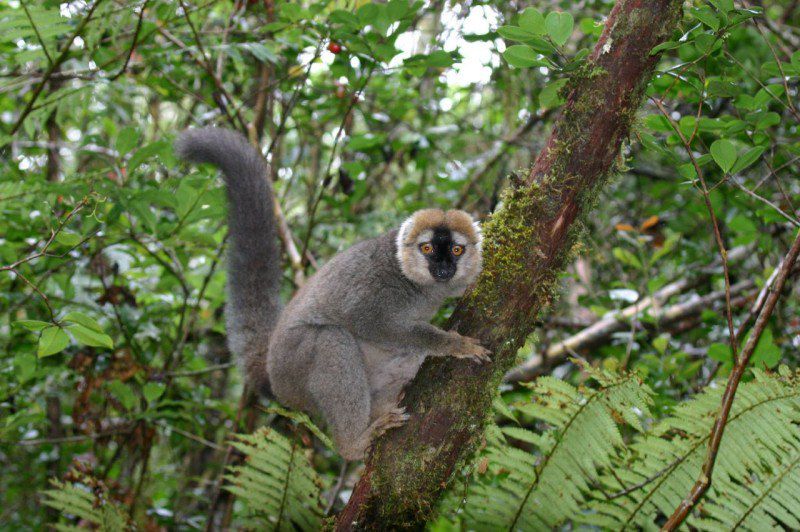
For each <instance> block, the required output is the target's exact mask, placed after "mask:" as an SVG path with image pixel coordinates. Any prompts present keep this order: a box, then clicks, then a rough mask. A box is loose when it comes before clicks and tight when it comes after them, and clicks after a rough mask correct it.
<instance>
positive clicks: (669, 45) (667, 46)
mask: <svg viewBox="0 0 800 532" xmlns="http://www.w3.org/2000/svg"><path fill="white" fill-rule="evenodd" d="M680 45H681V43H680V42H678V41H666V42H662V43H661V44H659V45H658V46H655V47H653V49H652V50H650V55H656V54H657V53H659V52H661V51H663V50H672V49H674V48H678V47H679V46H680Z"/></svg>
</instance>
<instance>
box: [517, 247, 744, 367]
mask: <svg viewBox="0 0 800 532" xmlns="http://www.w3.org/2000/svg"><path fill="white" fill-rule="evenodd" d="M750 251H751V249H750V248H749V247H747V246H739V247H737V248H734V249H732V250H731V251H730V253H728V260H733V261H738V260H742V259H743V258H745V257H746V256H747V255H748V254H749V253H750ZM719 266H720V264H719V263H716V264H714V265H712V266H711V267H709V268H707V269H705V270H704V271H703V272H701V274H700V275H697V276H693V277H692V276H687V277H684V278H682V279H678V280H677V281H674V282H672V283H669V284H668V285H666V286H664V287H663V288H661V289H660V290H658V291H657V292H655V293H654V294H653V295H651V296H648V297H645V298H642V299H641V300H640V301H637V302H636V303H634V304H633V305H630V306H628V307H625V308H624V309H622V310H620V311H619V312H609V313H608V314H606V315H605V316H604V317H603V318H602V319H601V320H599V321H596V322H595V323H593V324H591V325H589V326H588V327H586V328H584V329H583V330H581V331H580V332H578V333H576V334H574V335H572V336H570V337H569V338H566V339H565V340H562V341H561V342H558V343H557V344H553V345H551V346H550V347H548V348H547V349H546V350H545V351H544V352H543V353H542V354H540V355H534V356H533V357H531V358H530V359H529V360H526V361H525V362H523V363H522V364H520V365H519V366H517V367H516V368H514V369H512V370H511V371H509V372H508V373H506V376H505V377H504V378H503V380H504V381H505V382H525V381H529V380H531V379H533V378H535V377H538V376H539V375H541V374H542V371H543V370H544V369H545V365H546V366H547V367H551V366H552V365H553V363H558V362H561V361H563V360H565V359H566V358H567V357H569V356H571V355H572V353H574V352H576V351H581V350H583V349H587V348H589V347H592V346H595V345H597V344H599V343H602V342H603V341H605V340H607V339H608V338H609V337H610V336H611V335H612V334H614V333H615V332H619V331H621V330H624V329H625V328H626V326H627V325H628V321H629V320H631V319H635V318H636V317H637V316H640V315H641V314H643V313H644V312H645V311H647V310H648V309H650V308H654V309H658V308H659V307H661V306H662V305H663V304H664V303H666V302H667V301H668V300H669V299H670V298H671V297H673V296H676V295H678V294H682V293H684V292H685V291H686V290H689V289H690V288H694V287H696V286H698V285H700V284H702V283H704V282H705V281H707V280H708V279H709V278H710V277H711V275H712V274H713V272H714V271H715V270H716V269H718V268H719ZM752 286H753V283H752V282H749V281H748V282H747V283H745V284H743V283H739V285H736V287H737V288H736V290H733V288H732V289H731V291H732V292H736V293H740V292H742V291H744V290H749V289H750V288H751V287H752ZM718 293H719V292H712V293H711V294H707V295H706V296H703V297H700V298H694V299H691V300H689V301H687V302H684V303H678V304H676V305H672V306H670V307H667V308H665V309H661V310H655V311H654V312H653V315H654V316H655V318H656V319H657V320H658V323H659V325H665V324H668V323H672V322H675V321H676V320H679V319H682V318H683V317H686V316H689V315H691V314H692V313H694V312H695V309H696V306H697V305H698V304H702V302H703V301H705V302H706V303H711V302H713V301H716V300H717V297H716V296H717V295H718ZM721 293H722V296H723V297H725V292H724V291H723V292H721Z"/></svg>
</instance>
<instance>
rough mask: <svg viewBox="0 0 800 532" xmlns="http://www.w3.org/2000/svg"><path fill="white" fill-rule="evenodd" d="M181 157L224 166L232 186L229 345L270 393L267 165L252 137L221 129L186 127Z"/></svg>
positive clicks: (273, 242) (276, 265)
mask: <svg viewBox="0 0 800 532" xmlns="http://www.w3.org/2000/svg"><path fill="white" fill-rule="evenodd" d="M175 151H176V152H177V154H178V156H179V157H181V158H183V159H186V160H187V161H191V162H194V163H211V164H213V165H215V166H217V167H218V168H219V169H220V170H222V175H223V176H224V178H225V184H226V185H227V187H226V188H227V191H228V200H229V201H228V203H229V206H228V226H229V233H230V236H229V238H230V246H229V250H228V302H227V305H226V308H225V321H226V326H227V330H228V346H229V347H230V350H231V352H232V353H234V354H235V355H236V356H237V357H238V358H239V360H240V363H241V364H242V365H243V369H244V374H245V375H246V376H247V378H248V379H249V381H250V383H251V384H252V385H253V386H255V387H256V388H257V389H258V390H259V391H261V392H262V393H264V394H266V395H269V394H270V391H269V388H270V387H269V381H268V378H267V372H266V368H265V364H266V359H267V346H268V345H269V336H270V334H271V333H272V330H273V329H274V328H275V323H276V322H277V321H278V316H279V315H280V309H281V302H280V282H281V273H282V272H281V265H280V248H279V247H278V242H277V230H276V228H275V210H274V206H273V199H272V185H271V184H270V183H269V178H268V173H267V164H266V161H265V160H264V158H263V157H262V156H261V154H260V153H258V152H257V151H256V150H255V149H254V148H253V147H252V146H251V145H250V144H249V143H248V142H247V140H246V139H245V138H244V137H243V136H241V135H239V134H237V133H234V132H233V131H229V130H226V129H218V128H205V129H190V130H187V131H184V132H183V133H182V134H181V135H180V137H179V138H178V140H177V142H176V143H175Z"/></svg>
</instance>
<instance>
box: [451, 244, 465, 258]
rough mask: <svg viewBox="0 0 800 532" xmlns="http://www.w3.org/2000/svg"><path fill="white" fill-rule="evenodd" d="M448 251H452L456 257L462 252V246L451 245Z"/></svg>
mask: <svg viewBox="0 0 800 532" xmlns="http://www.w3.org/2000/svg"><path fill="white" fill-rule="evenodd" d="M450 251H452V252H453V255H455V256H456V257H458V256H459V255H461V254H462V253H464V246H458V245H456V246H453V247H452V248H450Z"/></svg>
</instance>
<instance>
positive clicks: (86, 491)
mask: <svg viewBox="0 0 800 532" xmlns="http://www.w3.org/2000/svg"><path fill="white" fill-rule="evenodd" d="M51 484H52V485H53V489H50V490H45V491H44V492H43V495H44V500H43V502H44V504H46V505H47V506H50V507H51V508H55V509H56V510H58V511H59V512H61V513H62V514H63V515H64V516H65V517H66V516H71V517H74V518H75V519H77V520H79V521H82V522H83V523H84V524H87V525H92V526H93V527H94V528H97V529H99V530H103V531H109V532H112V531H113V532H118V531H120V530H129V529H130V528H131V527H130V526H129V524H128V518H127V515H126V512H125V510H124V509H123V508H121V507H120V506H119V505H117V504H115V503H113V502H111V501H109V500H107V499H105V498H104V497H101V496H98V495H95V493H93V492H92V491H91V489H90V488H89V487H88V486H87V485H86V484H83V483H80V482H61V481H58V480H52V481H51ZM56 528H57V529H58V530H85V529H86V527H85V526H84V527H83V528H77V527H74V526H70V525H66V524H63V523H59V524H57V525H56Z"/></svg>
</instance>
